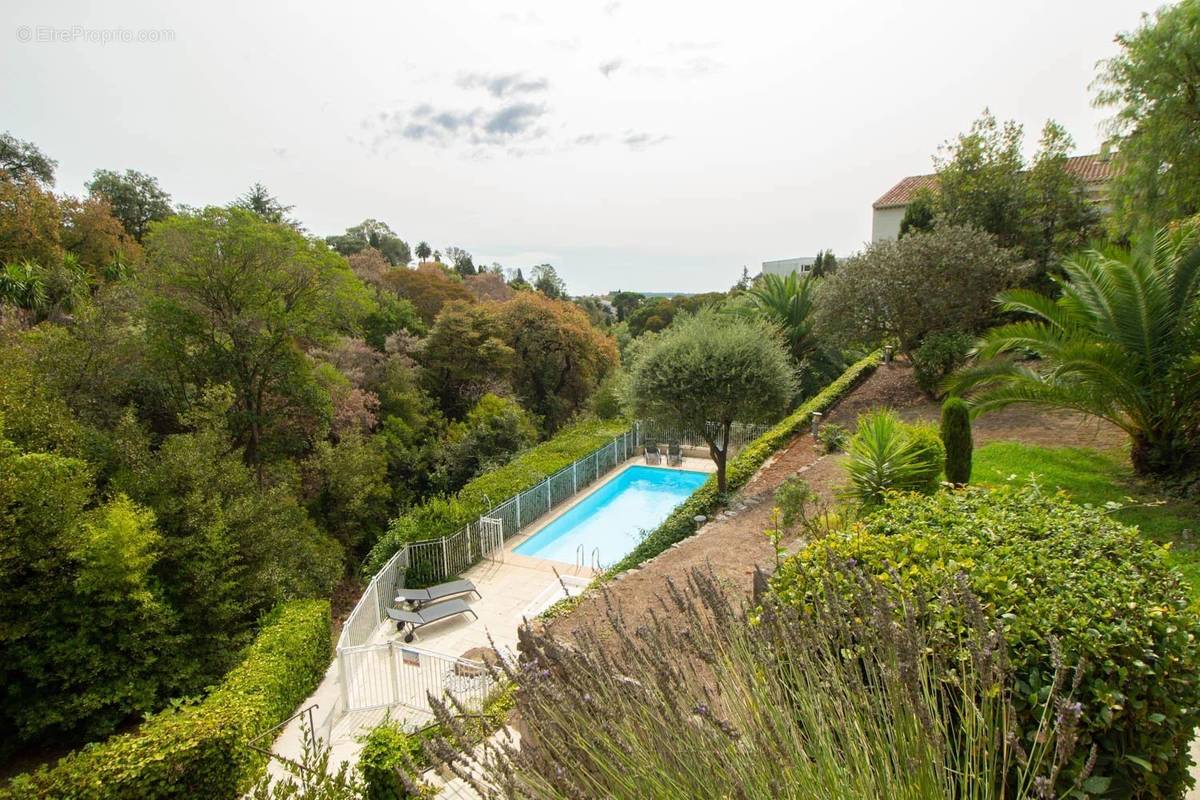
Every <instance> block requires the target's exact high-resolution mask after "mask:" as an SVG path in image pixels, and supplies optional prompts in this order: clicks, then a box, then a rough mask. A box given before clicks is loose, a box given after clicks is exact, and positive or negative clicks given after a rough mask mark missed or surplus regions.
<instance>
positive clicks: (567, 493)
mask: <svg viewBox="0 0 1200 800" xmlns="http://www.w3.org/2000/svg"><path fill="white" fill-rule="evenodd" d="M710 425H715V423H710ZM766 428H767V426H765V425H743V424H740V423H737V424H735V425H734V426H733V428H732V429H731V430H730V436H729V442H728V443H727V446H728V447H729V450H730V453H731V454H732V453H733V452H734V451H736V450H738V449H741V447H743V446H745V444H747V443H748V442H750V441H752V440H754V439H755V438H757V437H758V436H759V435H761V433H762V432H763V431H764V430H766ZM648 440H650V441H656V442H660V443H662V442H679V443H680V444H682V445H683V446H684V447H707V443H706V442H705V441H704V438H703V437H702V436H700V435H699V434H696V433H691V434H689V433H686V432H684V431H682V430H671V429H668V428H665V427H662V426H655V425H651V424H648V423H645V422H637V423H635V424H634V426H633V427H632V428H631V429H630V430H628V431H626V432H625V433H623V434H621V435H620V436H617V437H615V438H614V439H613V440H612V441H611V442H609V443H608V444H606V445H604V446H603V447H600V448H597V449H596V450H593V451H592V452H591V453H588V454H587V455H586V456H584V457H583V458H580V459H579V460H577V461H575V462H574V463H572V464H570V465H568V466H566V467H564V468H563V469H560V470H559V471H558V472H555V473H554V474H552V475H550V476H548V477H547V478H545V479H544V480H542V481H541V482H540V483H538V484H537V485H535V486H533V487H531V488H529V489H526V490H525V491H523V492H520V493H518V494H516V495H513V496H512V497H510V498H508V499H507V500H505V501H503V502H502V503H500V504H499V505H496V506H493V507H492V508H490V509H488V510H487V511H486V512H484V513H483V514H481V515H480V516H479V518H478V519H475V520H473V521H472V522H470V523H468V524H467V525H465V526H463V527H462V528H460V529H459V530H457V531H455V532H454V533H452V534H450V535H448V536H444V537H440V538H437V539H426V540H422V541H418V542H409V543H407V544H405V545H404V546H403V547H401V548H400V550H398V551H397V552H396V553H395V555H393V556H392V557H391V558H390V559H388V561H387V563H386V564H384V565H383V568H382V569H380V570H379V571H378V572H377V573H375V575H374V576H372V578H371V580H370V582H369V583H368V584H367V588H366V590H365V591H364V592H363V594H362V597H360V598H359V600H358V603H357V604H356V605H355V606H354V610H353V611H352V612H350V616H349V617H347V618H346V622H345V624H344V625H343V626H342V633H341V636H340V637H339V638H338V645H337V657H338V670H339V677H340V681H341V687H342V707H343V709H344V710H345V711H347V712H349V711H358V710H363V709H367V708H377V707H380V706H383V705H403V706H407V707H409V708H414V709H416V710H418V711H425V712H428V710H429V709H428V703H427V702H426V700H425V695H424V694H423V693H422V692H418V695H419V697H418V696H417V695H414V694H413V692H414V691H416V689H414V688H413V687H414V686H415V687H420V688H423V689H425V690H428V691H433V693H434V694H435V695H436V696H441V693H442V692H444V691H449V692H451V693H453V694H454V695H455V697H456V698H457V699H458V700H459V702H460V703H463V704H464V705H468V704H469V703H468V701H470V702H475V701H478V702H480V703H482V696H478V697H477V696H475V695H476V694H478V693H479V692H483V693H486V689H487V688H488V687H484V688H483V689H478V685H479V684H481V683H482V682H481V681H478V680H476V681H474V682H472V681H464V680H461V679H460V677H459V676H458V675H457V673H461V672H470V671H471V670H472V669H473V667H471V666H470V662H463V660H462V659H457V658H453V657H451V656H444V655H439V654H437V653H431V652H429V651H425V650H419V649H418V648H412V647H408V646H404V645H400V644H398V643H392V642H384V643H376V644H372V639H373V638H374V636H375V633H376V631H377V630H378V629H379V626H380V624H382V622H383V621H384V620H386V619H387V618H388V617H387V609H389V608H391V607H392V605H393V604H394V598H395V591H396V589H398V588H403V587H404V585H405V580H406V578H407V577H408V576H409V575H417V576H420V579H421V580H422V581H423V582H425V583H438V582H441V581H444V580H446V579H447V578H450V577H452V576H454V575H460V574H462V573H463V572H465V571H466V570H467V569H469V568H470V567H472V566H474V565H475V564H477V563H479V562H480V561H482V560H483V559H485V558H488V557H489V556H491V555H492V554H494V553H495V552H497V551H498V550H500V548H502V547H503V546H504V540H506V539H508V538H510V537H512V536H514V535H516V534H517V533H519V532H521V531H522V530H524V529H525V528H527V527H528V526H529V525H531V524H532V523H534V522H536V521H537V520H538V519H540V518H541V517H543V516H544V515H546V514H547V513H549V512H550V510H551V509H553V508H554V507H555V506H558V505H559V504H561V503H563V502H564V501H566V500H568V499H570V498H571V497H573V496H574V495H576V494H578V493H579V492H580V491H581V490H583V489H586V488H587V487H588V486H590V485H592V484H593V483H595V482H596V481H597V480H598V479H600V478H601V477H603V476H604V475H606V474H607V473H609V472H611V471H612V470H613V469H615V468H616V467H617V466H618V465H620V464H622V463H624V462H625V461H626V460H628V459H629V458H630V457H632V456H634V455H636V454H637V453H638V448H639V447H640V446H641V445H642V444H643V443H644V442H645V441H648ZM399 653H409V654H410V655H409V657H408V658H407V660H405V658H403V657H401V656H400V655H398V654H399ZM413 653H417V654H420V655H419V657H418V658H416V659H415V660H414V658H413V657H412V655H411V654H413ZM464 665H467V666H464ZM452 678H453V679H452ZM477 689H478V691H476V690H477ZM473 693H474V694H473Z"/></svg>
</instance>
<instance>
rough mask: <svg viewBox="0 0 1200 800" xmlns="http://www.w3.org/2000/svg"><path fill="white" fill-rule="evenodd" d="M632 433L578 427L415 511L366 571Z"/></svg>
mask: <svg viewBox="0 0 1200 800" xmlns="http://www.w3.org/2000/svg"><path fill="white" fill-rule="evenodd" d="M628 429H629V424H628V423H627V422H626V421H625V420H614V421H611V422H600V421H596V420H587V421H584V422H579V423H576V424H575V425H571V426H569V427H566V428H563V429H562V430H561V431H559V433H558V434H557V435H556V436H554V438H552V439H549V440H547V441H545V442H542V443H541V444H540V445H538V446H537V447H535V448H533V449H532V450H527V451H526V452H524V453H522V454H521V455H519V456H517V457H516V458H514V459H513V460H512V461H510V462H509V463H508V464H506V465H504V466H503V467H499V468H497V469H494V470H491V471H489V472H485V473H484V474H483V475H480V476H479V477H478V478H476V479H475V480H473V481H471V482H469V483H468V484H467V485H466V486H464V487H463V488H462V489H461V490H460V491H459V492H458V494H457V495H455V496H453V497H434V498H431V499H429V500H428V501H426V502H425V503H422V504H421V505H419V506H416V507H414V508H412V509H409V510H408V511H406V512H405V513H403V514H401V515H400V516H398V517H396V518H395V519H394V520H392V522H391V525H389V526H388V530H387V532H386V533H385V534H384V535H383V536H382V537H381V538H380V540H379V542H378V543H377V544H376V545H375V547H373V548H372V549H371V552H370V554H369V555H368V556H367V561H366V563H365V564H364V566H363V569H364V572H365V573H366V574H368V575H373V574H374V573H375V572H377V571H378V570H379V568H380V567H382V566H383V565H384V564H385V563H387V560H388V559H389V558H391V557H392V554H394V553H395V552H396V551H397V550H399V549H400V548H401V546H403V545H404V544H405V543H406V542H411V541H416V540H419V539H435V538H437V537H439V536H446V535H448V534H451V533H454V531H456V530H457V529H458V528H461V527H462V526H463V525H466V524H467V523H468V522H470V521H471V520H473V519H475V518H476V517H478V516H479V515H480V514H482V513H483V512H485V511H487V510H488V509H489V508H491V507H492V506H493V505H495V504H496V503H499V502H502V501H504V500H507V499H508V498H510V497H512V496H513V495H515V494H516V493H517V492H523V491H525V490H526V489H529V488H531V487H533V486H536V485H537V484H539V483H541V482H542V480H543V479H545V478H546V477H547V476H549V475H552V474H553V473H555V472H558V471H559V470H560V469H562V468H563V467H566V466H569V465H570V464H571V462H573V461H576V460H577V459H580V458H582V457H583V456H586V455H587V454H588V453H590V452H592V451H593V450H596V449H599V448H601V447H603V446H604V445H606V444H608V443H609V442H611V441H612V440H613V439H615V438H616V437H617V436H620V435H621V434H622V433H624V432H625V431H627V430H628Z"/></svg>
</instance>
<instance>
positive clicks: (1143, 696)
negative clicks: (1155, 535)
mask: <svg viewBox="0 0 1200 800" xmlns="http://www.w3.org/2000/svg"><path fill="white" fill-rule="evenodd" d="M846 561H853V562H855V563H856V564H857V565H859V566H860V567H861V568H863V569H865V570H866V571H867V572H868V573H870V574H875V575H878V576H879V578H880V579H881V580H883V581H884V582H885V583H886V584H889V585H891V586H893V587H894V589H895V591H896V594H897V596H898V597H905V598H915V600H914V601H912V602H909V603H907V605H906V606H905V607H906V608H910V609H911V608H917V609H920V610H921V613H922V614H925V615H926V616H927V619H926V620H925V622H926V623H927V626H928V629H929V630H931V631H940V632H941V633H942V634H943V635H945V636H946V641H945V646H946V647H955V646H957V641H958V635H959V633H960V632H961V631H962V630H964V628H965V627H967V626H970V625H971V622H970V621H967V620H963V619H961V618H960V612H956V611H954V610H953V609H950V608H947V607H946V606H945V605H943V604H940V603H939V602H938V601H937V599H938V596H939V594H940V592H942V591H943V590H945V589H946V588H947V587H949V586H952V585H954V584H955V582H957V581H959V580H965V581H966V583H967V585H968V586H969V588H970V589H971V591H972V592H973V593H974V594H975V595H976V596H977V597H979V599H980V600H981V601H982V602H983V603H984V605H985V611H986V612H988V613H989V615H990V616H991V617H992V618H994V619H995V620H997V621H998V622H999V624H1000V625H1001V630H1002V632H1003V635H1004V638H1005V641H1006V642H1007V649H1008V660H1009V664H1010V667H1011V669H1012V674H1013V679H1014V681H1015V684H1014V692H1013V704H1014V708H1015V711H1016V720H1017V722H1018V724H1019V725H1020V726H1021V729H1022V731H1023V733H1024V736H1025V737H1026V740H1027V741H1026V742H1025V745H1026V749H1028V744H1029V742H1028V740H1029V739H1031V738H1032V737H1033V735H1034V733H1035V732H1036V730H1037V727H1038V720H1039V718H1040V717H1041V715H1042V713H1043V712H1044V708H1045V704H1046V702H1047V698H1048V697H1049V695H1050V688H1049V687H1050V684H1051V683H1052V680H1053V675H1054V671H1055V667H1054V656H1053V654H1052V644H1051V642H1052V641H1053V640H1057V642H1058V643H1059V647H1060V650H1061V653H1062V658H1063V663H1064V664H1065V665H1066V666H1067V667H1068V668H1069V669H1070V670H1071V671H1070V672H1069V673H1068V674H1067V675H1066V688H1065V689H1064V693H1069V692H1070V686H1071V681H1072V679H1073V678H1074V677H1075V676H1074V669H1075V668H1076V667H1077V665H1079V664H1080V663H1082V665H1083V666H1082V668H1081V674H1080V676H1079V681H1080V682H1079V688H1078V689H1077V690H1076V691H1075V693H1074V695H1073V696H1072V697H1070V698H1068V699H1069V700H1070V701H1071V702H1078V703H1080V704H1081V708H1082V717H1081V720H1080V727H1079V741H1078V746H1077V747H1076V749H1075V751H1074V756H1073V759H1072V761H1071V763H1070V765H1069V767H1068V768H1067V769H1064V770H1063V772H1062V773H1061V775H1060V777H1059V783H1058V786H1057V793H1056V794H1055V796H1059V795H1060V794H1061V796H1066V793H1067V792H1068V791H1069V789H1070V787H1071V784H1072V782H1073V781H1074V780H1075V778H1076V776H1077V775H1079V772H1080V770H1081V769H1083V768H1084V764H1085V762H1086V761H1087V760H1088V758H1089V753H1090V751H1091V749H1092V746H1093V745H1095V747H1096V751H1097V759H1096V763H1095V767H1094V770H1093V772H1092V775H1093V776H1094V778H1093V780H1092V781H1091V782H1090V783H1091V784H1092V785H1093V786H1094V785H1097V784H1098V785H1100V786H1104V787H1105V790H1104V794H1106V796H1114V797H1137V798H1177V797H1182V796H1183V793H1184V791H1185V789H1186V787H1187V786H1188V785H1189V784H1190V783H1191V779H1190V778H1189V776H1188V768H1189V766H1190V764H1191V758H1190V757H1189V754H1188V752H1189V751H1188V746H1189V743H1190V742H1191V740H1192V737H1193V734H1194V731H1195V728H1196V725H1197V722H1200V618H1198V617H1197V615H1196V613H1195V612H1194V611H1193V610H1192V609H1191V608H1190V607H1189V596H1188V592H1187V590H1186V587H1185V586H1184V584H1183V582H1182V579H1181V577H1180V575H1179V574H1178V573H1176V572H1175V571H1174V570H1172V569H1171V568H1170V566H1169V565H1168V563H1167V560H1166V558H1165V550H1164V548H1161V547H1159V546H1157V545H1154V544H1152V543H1150V542H1148V541H1146V540H1145V539H1143V538H1142V537H1141V536H1140V535H1138V533H1137V531H1136V530H1135V529H1133V528H1126V527H1124V526H1122V525H1121V524H1120V523H1118V522H1116V521H1114V520H1112V519H1111V518H1109V517H1108V516H1107V515H1106V514H1104V513H1103V512H1102V511H1101V510H1098V509H1094V508H1090V507H1084V506H1079V505H1076V504H1074V503H1071V502H1070V501H1069V500H1068V499H1067V497H1066V495H1065V494H1061V493H1060V494H1056V495H1049V494H1045V493H1043V492H1042V491H1041V490H1039V489H1038V488H1037V487H1036V486H1031V487H1026V488H1021V489H1016V488H1012V487H1007V488H1004V489H1000V490H985V489H979V488H967V489H961V490H957V491H943V492H940V493H938V494H936V495H934V496H932V497H928V496H921V495H914V494H901V495H895V494H894V495H891V496H889V497H888V499H887V502H886V504H885V505H884V506H883V507H882V508H881V509H880V510H879V511H877V512H875V513H874V514H872V515H870V516H868V517H867V518H865V519H864V520H863V521H862V522H860V523H857V524H854V525H852V526H850V527H849V528H848V529H847V530H845V531H842V532H839V533H833V534H830V535H829V536H827V537H825V538H823V539H819V540H817V541H814V542H813V543H811V544H810V545H808V546H807V547H806V548H804V550H802V551H801V552H800V553H798V554H797V555H796V556H794V557H793V558H791V559H789V560H788V561H787V562H785V563H784V565H783V566H782V567H781V569H780V570H779V572H778V573H777V574H776V576H775V577H774V578H773V579H772V587H773V589H774V591H775V592H776V594H777V595H778V596H779V598H780V599H781V600H782V601H783V602H786V603H791V604H794V605H798V606H803V605H804V604H805V603H806V602H808V600H809V599H810V598H813V597H814V596H816V595H817V594H819V593H821V592H824V591H827V590H828V588H829V587H833V588H834V590H835V591H839V592H841V593H844V594H845V595H846V596H851V595H853V594H854V593H856V592H859V591H861V589H860V587H859V586H858V585H857V584H852V583H851V582H850V579H849V578H847V577H844V576H845V573H843V572H840V571H838V570H837V569H830V564H831V563H834V564H836V563H844V562H846ZM1050 713H1052V714H1053V713H1056V710H1052V711H1051V712H1050Z"/></svg>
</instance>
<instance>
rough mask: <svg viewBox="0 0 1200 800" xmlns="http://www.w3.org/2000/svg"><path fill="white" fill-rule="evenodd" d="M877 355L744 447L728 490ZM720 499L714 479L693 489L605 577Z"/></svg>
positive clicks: (687, 527) (857, 378)
mask: <svg viewBox="0 0 1200 800" xmlns="http://www.w3.org/2000/svg"><path fill="white" fill-rule="evenodd" d="M879 357H880V355H879V353H878V352H876V353H872V354H871V355H869V356H867V357H865V358H863V359H862V360H860V361H857V362H855V363H854V364H852V365H851V366H850V368H849V369H847V370H846V371H845V372H843V373H842V374H841V375H840V376H839V377H838V379H837V380H835V381H834V382H833V383H831V384H829V385H828V386H826V387H825V388H824V389H822V390H821V391H820V392H819V393H818V394H817V395H816V396H815V397H813V398H812V399H811V400H809V401H808V402H806V403H805V404H804V405H802V406H800V407H799V408H798V409H796V410H795V411H793V412H792V413H791V414H789V415H788V416H786V417H784V418H783V419H782V420H780V421H779V422H778V423H776V424H775V425H774V426H773V427H771V428H770V429H769V430H768V431H767V432H766V433H764V434H763V435H762V436H759V437H758V438H757V439H755V440H754V441H753V442H751V443H750V444H748V445H746V447H744V448H743V449H742V451H741V452H740V453H738V454H737V456H736V457H735V458H734V459H733V460H732V461H730V462H729V468H728V476H727V479H728V481H729V488H730V490H732V491H737V490H738V489H740V488H741V487H742V486H744V485H745V484H746V482H747V481H748V480H750V478H751V477H753V475H754V473H755V472H757V471H758V468H759V467H761V466H762V465H763V464H764V463H766V460H767V459H768V458H770V457H771V455H772V454H773V453H775V452H776V451H778V450H780V449H781V448H783V447H784V446H785V445H786V444H787V443H788V442H790V441H791V440H792V439H793V438H794V437H795V436H796V434H797V433H799V432H800V431H802V430H804V429H805V428H807V427H808V424H809V422H810V421H811V420H812V414H813V412H814V411H821V412H824V411H826V410H828V409H829V408H831V407H832V406H833V405H834V403H836V402H837V401H838V400H841V399H842V398H843V397H845V396H846V394H848V393H849V392H850V390H851V389H853V388H854V387H856V386H858V385H859V384H860V383H861V382H862V381H864V380H866V379H867V377H868V376H869V375H870V374H871V373H873V372H874V371H875V368H876V367H877V366H878V365H879ZM723 499H724V498H723V497H722V496H721V495H720V493H719V492H717V480H716V478H715V477H711V478H709V479H708V480H707V481H705V483H704V485H703V486H701V487H700V488H699V489H697V490H696V491H695V492H694V493H693V494H692V496H691V497H689V498H688V499H687V500H685V501H684V502H683V503H681V504H680V505H679V506H678V507H677V508H676V509H675V510H674V511H673V512H671V516H669V517H667V518H666V520H664V521H663V523H662V524H661V525H659V526H658V527H657V528H655V529H654V530H653V531H651V532H650V534H649V535H648V536H646V538H645V539H643V540H642V541H641V542H639V543H638V545H637V547H635V548H633V550H632V551H631V552H630V553H629V555H627V556H625V557H624V558H623V559H621V560H620V561H618V562H617V563H616V564H614V565H613V566H612V567H611V568H610V569H609V570H608V571H607V572H606V573H605V574H606V575H607V576H613V575H616V574H617V573H620V572H624V571H625V570H627V569H632V568H633V567H636V566H637V565H638V564H640V563H642V562H643V561H645V560H646V559H649V558H653V557H654V556H656V555H658V554H659V553H661V552H663V551H664V550H666V549H667V548H668V547H670V546H671V545H673V544H675V543H676V542H679V541H682V540H684V539H686V538H687V537H689V536H691V535H692V534H693V533H695V532H696V520H695V518H696V517H697V516H699V515H704V516H708V515H710V514H712V513H713V511H714V510H715V509H716V508H717V507H718V506H719V505H720V504H721V502H722V501H723Z"/></svg>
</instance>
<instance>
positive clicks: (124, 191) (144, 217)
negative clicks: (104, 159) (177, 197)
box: [87, 169, 171, 242]
mask: <svg viewBox="0 0 1200 800" xmlns="http://www.w3.org/2000/svg"><path fill="white" fill-rule="evenodd" d="M87 190H88V192H89V193H90V194H91V195H93V196H98V197H103V198H104V199H105V200H107V201H108V203H109V205H110V206H112V212H113V214H114V215H115V216H116V218H117V219H119V220H121V224H122V225H124V226H125V230H127V231H129V234H130V235H131V236H133V238H135V239H137V240H138V241H139V242H140V241H142V239H143V238H145V236H146V234H147V233H148V232H149V230H150V223H152V222H157V221H159V220H163V219H166V218H167V217H169V216H170V215H171V195H169V194H167V193H166V192H164V191H163V190H162V189H161V188H160V187H159V185H158V180H157V179H156V178H153V177H151V176H150V175H146V174H145V173H142V172H138V171H137V170H132V169H127V170H125V172H124V174H122V173H119V172H114V171H112V170H107V169H98V170H96V172H95V174H93V175H92V179H91V181H89V182H88V184H87Z"/></svg>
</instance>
